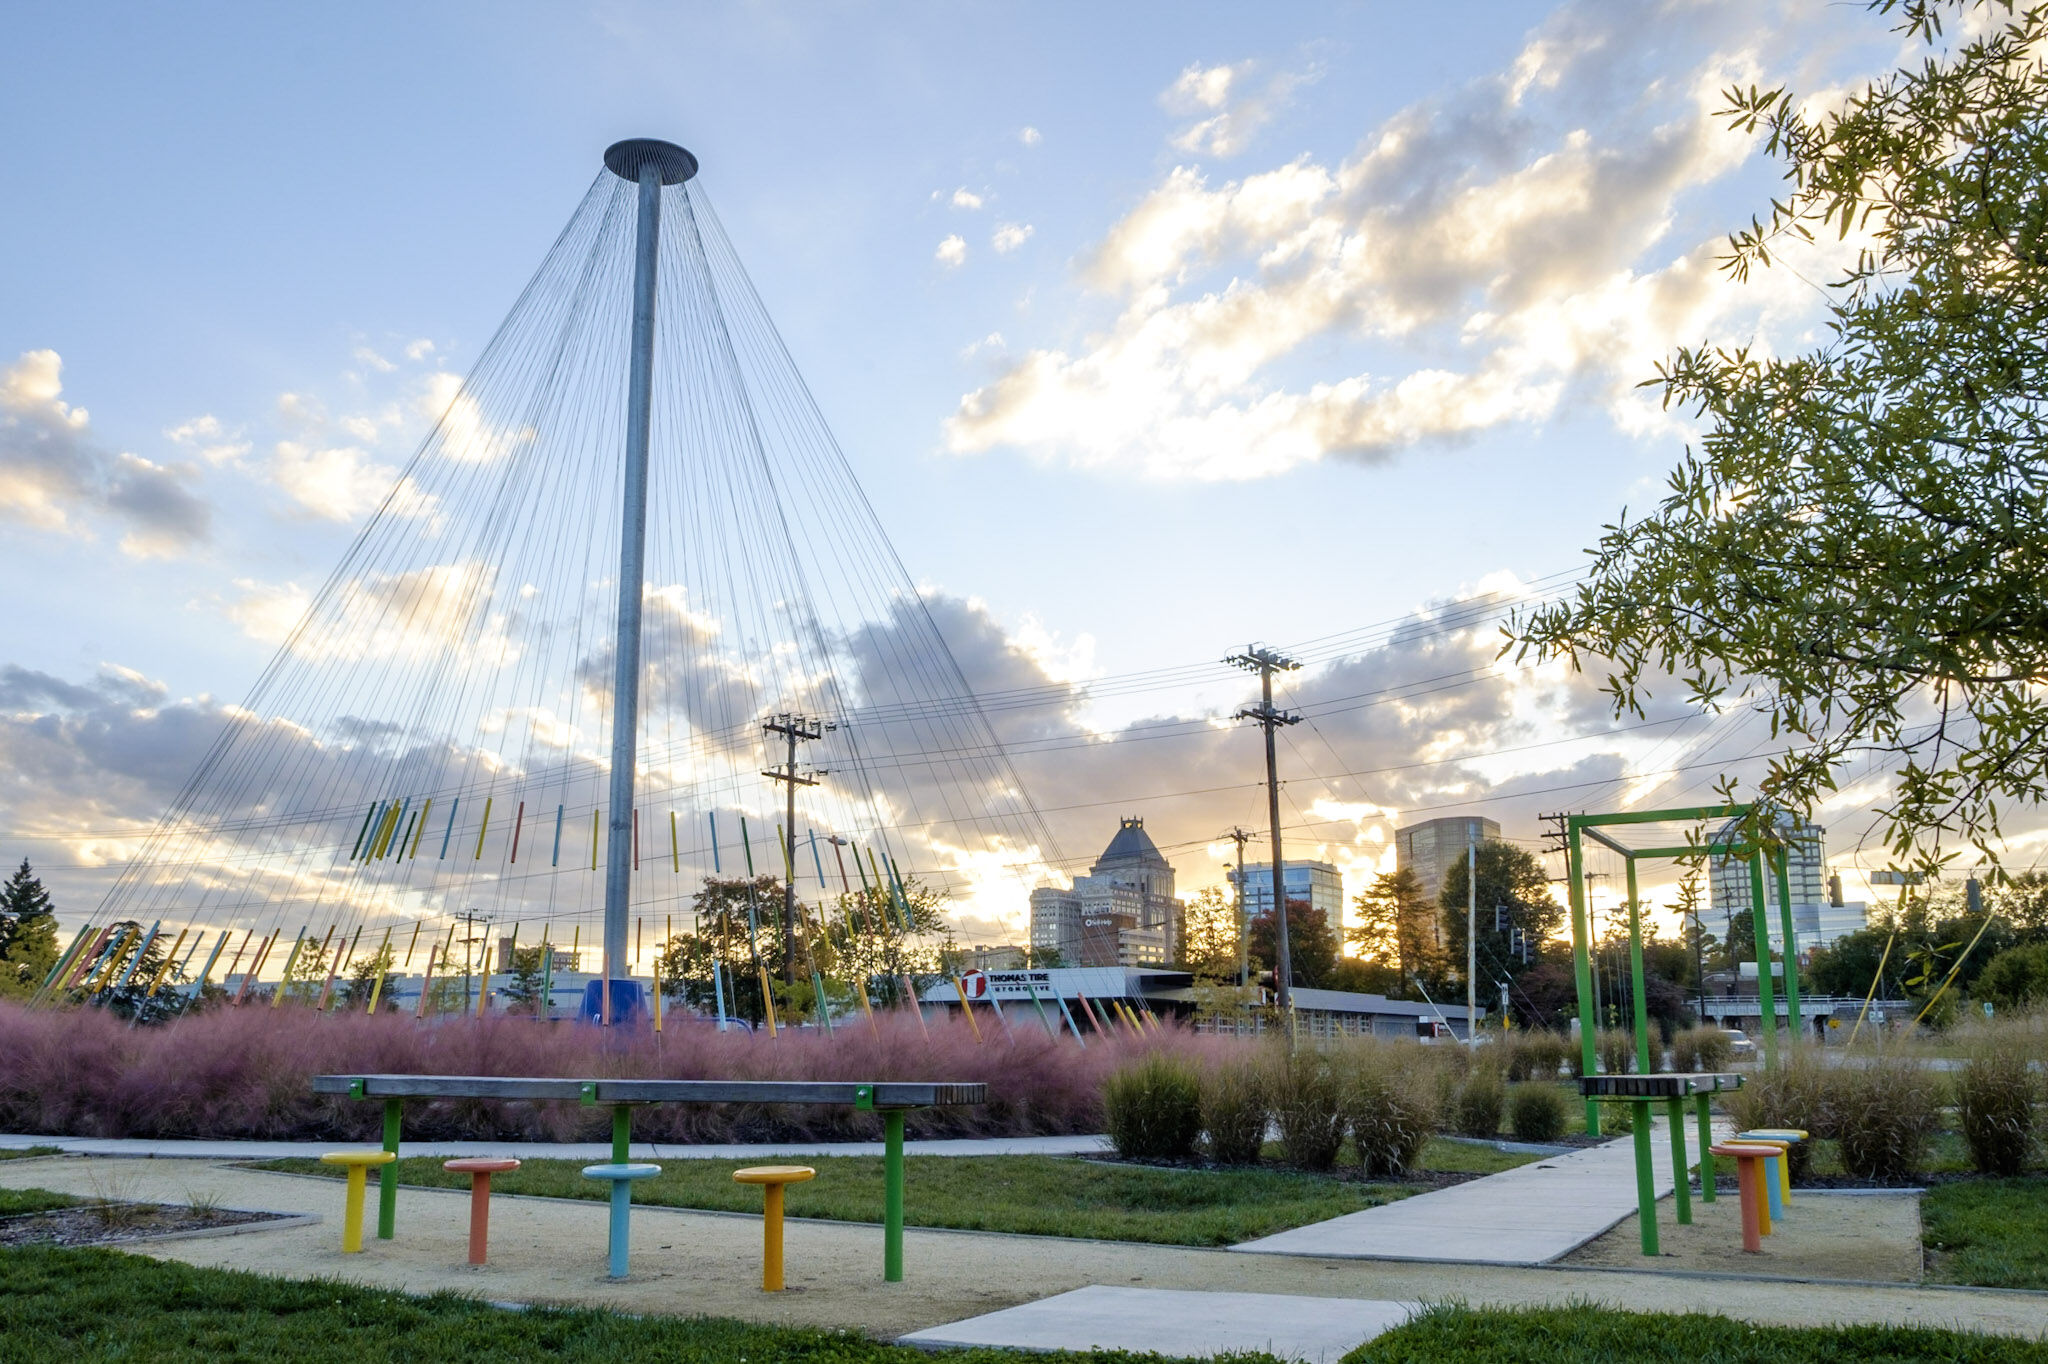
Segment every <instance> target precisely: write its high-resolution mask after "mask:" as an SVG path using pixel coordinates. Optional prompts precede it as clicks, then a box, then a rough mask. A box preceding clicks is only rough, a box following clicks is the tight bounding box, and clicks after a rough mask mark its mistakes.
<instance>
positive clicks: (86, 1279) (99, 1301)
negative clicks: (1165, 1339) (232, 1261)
mask: <svg viewBox="0 0 2048 1364" xmlns="http://www.w3.org/2000/svg"><path fill="white" fill-rule="evenodd" d="M0 1356H4V1357H5V1358H6V1359H7V1360H8V1361H9V1364H45V1362H46V1361H47V1364H83V1362H84V1361H94V1360H107V1361H115V1360H119V1361H123V1362H124V1364H125V1362H126V1361H135V1360H143V1361H148V1364H211V1362H212V1361H215V1360H252V1361H262V1362H263V1364H280V1361H284V1362H288V1364H387V1362H389V1364H398V1362H399V1361H414V1360H433V1361H435V1362H436V1364H466V1362H468V1364H507V1361H513V1360H533V1359H547V1360H557V1361H563V1362H564V1364H634V1362H635V1361H641V1360H661V1361H662V1364H741V1361H753V1362H754V1364H931V1362H932V1361H935V1360H936V1361H943V1364H1020V1362H1022V1364H1083V1362H1084V1361H1085V1364H1137V1361H1139V1360H1141V1359H1142V1360H1147V1361H1156V1358H1157V1357H1156V1356H1132V1355H1123V1354H1094V1355H1072V1354H1063V1355H1053V1354H1046V1355H1031V1356H1028V1357H1027V1356H1020V1355H1015V1354H1009V1353H1006V1352H1003V1351H997V1350H970V1351H959V1352H948V1353H945V1354H938V1355H933V1354H927V1353H925V1352H923V1351H920V1350H913V1349H908V1348H906V1347H903V1346H898V1345H884V1344H880V1343H878V1342H876V1341H873V1340H870V1339H868V1338H867V1337H865V1336H861V1335H856V1334H852V1333H847V1332H830V1331H808V1330H793V1329H788V1328H781V1327H772V1326H750V1325H747V1324H744V1323H742V1322H736V1321H725V1320H721V1319H718V1318H710V1317H694V1318H684V1317H625V1316H619V1315H617V1314H615V1313H611V1312H598V1311H561V1310H555V1309H550V1308H533V1309H531V1310H528V1311H520V1312H508V1311H505V1310H503V1309H501V1308H495V1307H490V1306H488V1305H486V1304H484V1303H482V1302H479V1301H477V1300H476V1299H474V1298H467V1297H458V1296H455V1295H452V1294H436V1295H434V1296H432V1297H417V1298H416V1297H410V1296H408V1295H406V1294H403V1293H387V1292H381V1291H377V1290H374V1289H366V1288H355V1287H352V1286H349V1285H346V1284H341V1283H336V1282H333V1281H331V1280H324V1281H323V1280H316V1281H311V1282H299V1281H294V1280H289V1279H269V1278H264V1277H263V1276H261V1275H257V1274H240V1273H233V1272H230V1271H227V1270H219V1269H197V1268H194V1267H192V1266H190V1265H183V1264H178V1263H175V1262H164V1263H160V1262H158V1261H155V1260H149V1259H145V1258H143V1257H141V1256H135V1255H123V1254H120V1253H119V1252H117V1251H108V1250H58V1249H54V1248H42V1247H27V1248H23V1249H19V1250H4V1251H0Z"/></svg>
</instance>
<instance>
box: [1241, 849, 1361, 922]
mask: <svg viewBox="0 0 2048 1364" xmlns="http://www.w3.org/2000/svg"><path fill="white" fill-rule="evenodd" d="M1223 879H1224V881H1225V883H1226V884H1228V885H1229V886H1230V888H1231V890H1232V892H1233V893H1235V891H1236V889H1237V868H1236V867H1227V868H1225V869H1224V872H1223ZM1280 881H1281V884H1282V885H1284V886H1285V887H1286V888H1287V903H1289V904H1295V903H1297V902H1300V901H1306V902H1307V903H1308V904H1309V906H1310V907H1311V908H1314V909H1319V910H1321V911H1322V912H1323V914H1324V915H1325V917H1327V918H1328V920H1329V923H1330V927H1331V929H1332V930H1341V927H1342V925H1343V923H1344V874H1343V873H1342V872H1340V871H1338V870H1337V867H1336V864H1335V863H1331V862H1311V861H1307V860H1302V861H1296V860H1295V859H1293V858H1289V859H1288V860H1287V861H1285V862H1283V863H1281V865H1280ZM1272 912H1273V864H1272V863H1271V862H1247V863H1245V864H1244V916H1245V920H1246V922H1250V921H1251V920H1253V919H1256V918H1258V917H1259V916H1260V915H1261V914H1270V913H1272Z"/></svg>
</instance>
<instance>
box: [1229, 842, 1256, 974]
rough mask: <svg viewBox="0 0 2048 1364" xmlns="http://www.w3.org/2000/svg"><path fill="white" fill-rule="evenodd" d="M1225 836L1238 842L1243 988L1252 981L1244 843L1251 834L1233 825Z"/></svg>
mask: <svg viewBox="0 0 2048 1364" xmlns="http://www.w3.org/2000/svg"><path fill="white" fill-rule="evenodd" d="M1223 836H1224V837H1225V838H1227V839H1229V840H1230V841H1231V842H1233V843H1235V844H1237V988H1238V989H1240V990H1242V989H1243V988H1244V987H1245V986H1247V985H1250V984H1251V983H1252V953H1251V946H1252V926H1251V922H1250V921H1249V920H1248V919H1246V918H1245V917H1244V845H1245V840H1246V839H1249V838H1250V837H1251V835H1250V834H1248V833H1246V832H1245V831H1244V830H1243V829H1240V828H1238V827H1237V826H1236V825H1232V826H1231V827H1230V831H1229V832H1228V833H1226V834H1224V835H1223Z"/></svg>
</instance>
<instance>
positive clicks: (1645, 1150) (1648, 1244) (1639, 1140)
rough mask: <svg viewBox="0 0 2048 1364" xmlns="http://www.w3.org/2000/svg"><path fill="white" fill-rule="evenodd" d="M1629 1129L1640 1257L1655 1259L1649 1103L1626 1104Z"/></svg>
mask: <svg viewBox="0 0 2048 1364" xmlns="http://www.w3.org/2000/svg"><path fill="white" fill-rule="evenodd" d="M1629 1111H1630V1116H1631V1117H1632V1119H1633V1121H1632V1122H1631V1123H1630V1126H1631V1127H1633V1128H1634V1129H1635V1139H1636V1140H1635V1145H1636V1214H1637V1218H1638V1220H1640V1221H1641V1222H1642V1224H1643V1254H1645V1255H1655V1254H1657V1253H1658V1251H1657V1179H1656V1174H1655V1172H1654V1170H1653V1169H1652V1167H1651V1165H1650V1101H1649V1100H1647V1099H1635V1100H1632V1101H1631V1102H1630V1103H1629Z"/></svg>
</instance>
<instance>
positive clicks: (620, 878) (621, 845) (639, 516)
mask: <svg viewBox="0 0 2048 1364" xmlns="http://www.w3.org/2000/svg"><path fill="white" fill-rule="evenodd" d="M604 162H605V165H606V166H607V167H608V168H609V169H610V170H611V172H612V173H613V174H614V175H616V176H618V177H619V178H620V179H622V180H631V181H634V182H636V183H637V184H638V185H639V188H640V196H639V217H638V222H637V225H636V235H635V239H634V255H633V334H632V354H631V369H630V371H629V374H628V378H627V384H626V467H625V478H624V480H623V481H624V483H625V506H624V509H623V512H622V515H621V518H620V524H619V631H618V644H617V649H616V651H615V659H614V669H613V673H612V771H611V795H610V802H611V804H610V808H609V810H608V811H607V816H608V817H607V819H606V826H607V834H608V836H607V838H606V840H605V865H604V978H605V980H606V982H608V987H607V996H608V997H612V998H622V997H624V996H622V995H621V993H620V987H621V986H622V985H624V984H625V969H626V919H627V914H626V909H627V906H628V904H629V903H630V902H631V896H632V879H631V878H632V874H633V788H634V786H635V784H636V783H635V778H636V776H637V775H638V771H637V766H638V758H639V741H640V725H639V719H640V593H641V588H642V585H643V583H644V582H645V580H646V561H647V445H648V436H649V430H650V427H651V424H652V417H653V410H654V300H655V283H656V279H655V272H656V269H657V266H658V261H659V257H660V249H659V248H660V243H661V187H662V186H663V185H674V184H680V183H681V182H683V181H685V180H687V179H689V178H690V177H691V176H692V175H695V174H696V173H697V158H695V157H694V156H691V155H690V154H689V153H688V152H686V151H684V150H683V149H682V148H681V147H678V146H675V145H674V144H672V143H668V142H658V141H655V140H653V139H649V138H636V139H633V140H630V141H626V142H618V143H614V144H613V145H612V146H611V147H609V148H607V149H606V151H605V154H604ZM611 1021H612V1020H611V1019H609V1018H607V1019H605V1020H604V1022H606V1023H610V1022H611Z"/></svg>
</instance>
